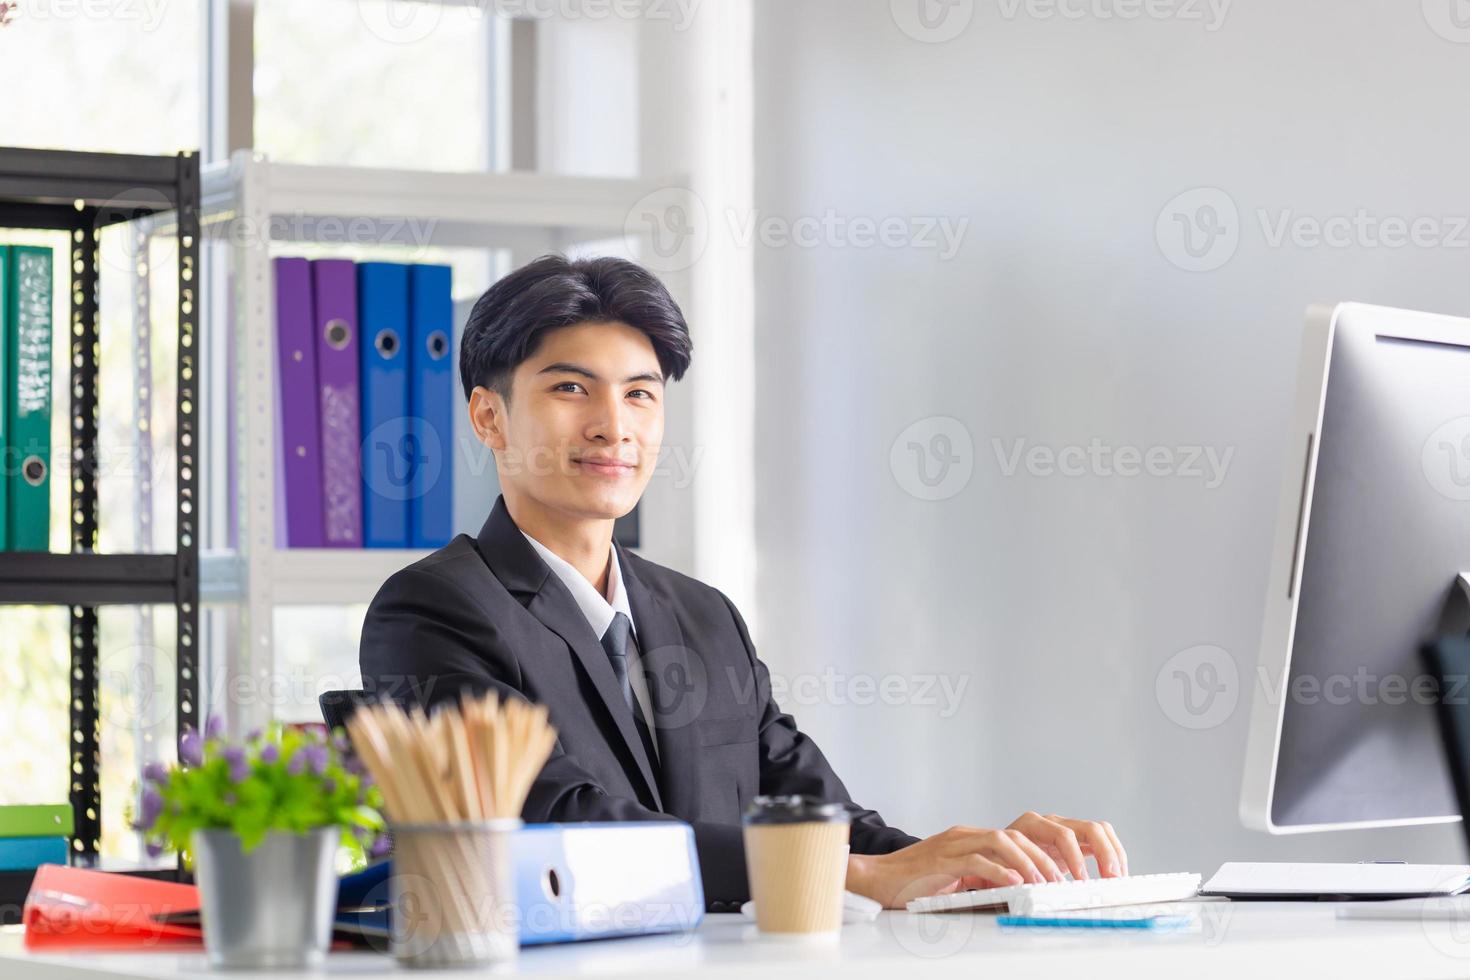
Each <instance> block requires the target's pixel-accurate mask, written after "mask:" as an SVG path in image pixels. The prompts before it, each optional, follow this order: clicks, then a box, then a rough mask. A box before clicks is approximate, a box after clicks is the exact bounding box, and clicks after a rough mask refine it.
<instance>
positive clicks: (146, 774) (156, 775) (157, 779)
mask: <svg viewBox="0 0 1470 980" xmlns="http://www.w3.org/2000/svg"><path fill="white" fill-rule="evenodd" d="M143 779H144V780H146V781H147V782H150V783H159V784H163V783H166V782H168V770H167V769H165V768H164V767H163V764H162V763H159V762H150V763H148V764H147V765H146V766H144V767H143Z"/></svg>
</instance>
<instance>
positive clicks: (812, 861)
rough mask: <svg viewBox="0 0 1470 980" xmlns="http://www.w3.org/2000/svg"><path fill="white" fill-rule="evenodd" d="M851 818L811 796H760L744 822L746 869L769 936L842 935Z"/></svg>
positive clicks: (760, 920) (843, 810)
mask: <svg viewBox="0 0 1470 980" xmlns="http://www.w3.org/2000/svg"><path fill="white" fill-rule="evenodd" d="M850 820H851V818H850V817H849V816H848V813H847V809H846V808H845V807H844V806H843V805H842V804H841V803H824V802H822V801H821V800H818V799H816V798H814V797H810V796H757V797H756V798H755V799H754V800H753V801H752V802H751V805H750V808H749V809H748V810H746V811H745V815H744V817H743V818H742V820H741V822H742V824H743V825H744V836H745V867H746V875H747V876H748V879H749V882H750V895H751V898H753V899H754V900H755V920H756V925H757V926H758V927H759V928H760V931H761V932H762V933H763V934H771V935H781V936H811V937H825V936H836V935H837V934H838V933H840V932H841V931H842V893H843V889H844V887H845V885H846V881H847V853H848V848H847V843H848V840H847V838H848V831H849V829H850V828H849V823H850Z"/></svg>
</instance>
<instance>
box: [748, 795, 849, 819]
mask: <svg viewBox="0 0 1470 980" xmlns="http://www.w3.org/2000/svg"><path fill="white" fill-rule="evenodd" d="M741 819H742V820H743V822H745V823H748V824H752V823H753V824H768V823H818V822H821V823H847V822H848V821H849V820H851V819H852V817H851V816H850V815H849V814H848V812H847V806H846V804H843V803H828V802H826V801H825V800H822V799H820V798H818V797H815V796H757V797H756V798H755V799H754V800H752V801H751V803H750V807H749V808H748V809H747V810H746V811H745V815H744V816H743V817H742V818H741Z"/></svg>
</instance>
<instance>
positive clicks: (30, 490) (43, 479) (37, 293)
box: [5, 245, 52, 551]
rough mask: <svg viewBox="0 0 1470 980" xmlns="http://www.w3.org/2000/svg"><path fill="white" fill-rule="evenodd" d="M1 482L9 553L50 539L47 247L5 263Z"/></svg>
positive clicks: (44, 546) (17, 248) (13, 252)
mask: <svg viewBox="0 0 1470 980" xmlns="http://www.w3.org/2000/svg"><path fill="white" fill-rule="evenodd" d="M7 266H8V269H9V275H8V276H7V277H6V278H8V279H9V296H7V297H6V300H7V302H6V323H5V362H6V370H7V371H8V373H9V383H8V384H7V385H6V391H7V394H6V404H5V411H6V415H7V416H8V418H7V420H6V428H7V429H8V430H9V431H8V434H7V436H6V443H7V445H6V453H5V463H6V465H5V480H6V482H7V483H8V484H9V485H10V486H9V488H8V491H9V492H8V494H7V496H8V497H9V500H8V501H7V503H6V509H5V514H6V525H7V527H6V532H7V533H6V537H7V538H8V539H9V542H8V547H9V548H10V550H11V551H46V550H48V549H49V546H50V540H51V281H52V259H51V249H49V248H40V247H37V246H34V245H12V246H10V256H9V261H8V262H7Z"/></svg>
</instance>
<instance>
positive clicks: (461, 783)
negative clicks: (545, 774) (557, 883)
mask: <svg viewBox="0 0 1470 980" xmlns="http://www.w3.org/2000/svg"><path fill="white" fill-rule="evenodd" d="M347 734H348V735H349V736H351V738H352V745H353V748H355V749H356V750H357V754H358V756H359V757H360V758H361V759H362V762H363V764H364V765H365V766H367V769H368V771H369V772H370V773H372V776H373V779H374V781H376V782H377V784H378V786H379V787H380V788H381V789H382V791H383V803H384V806H385V808H386V810H387V813H388V819H389V821H391V822H393V823H400V824H401V823H454V822H459V821H466V820H491V819H500V818H507V817H519V816H520V815H521V806H522V805H523V804H524V803H525V802H526V794H528V793H529V792H530V791H531V784H532V782H534V781H535V779H536V776H537V774H538V773H540V772H541V767H542V766H543V765H545V764H546V760H547V758H548V757H549V756H550V755H551V749H552V747H553V746H554V745H555V744H556V729H554V728H552V727H551V723H550V722H549V721H548V720H547V711H546V708H545V706H543V705H535V704H531V703H529V702H526V701H522V700H520V699H518V698H509V699H507V700H506V701H505V702H504V703H503V704H502V703H499V702H498V699H497V698H496V696H495V694H494V692H491V693H489V694H486V695H484V696H483V697H479V698H473V697H466V698H464V699H463V700H462V701H461V702H460V703H459V705H458V706H455V705H446V706H444V707H443V708H441V709H439V710H437V711H435V712H434V714H433V715H426V714H425V713H424V711H423V710H422V709H421V708H417V707H415V708H412V709H410V710H407V711H405V710H404V709H403V708H400V707H398V706H397V705H393V704H376V705H368V706H364V707H362V708H359V709H358V710H357V711H355V712H354V713H353V715H352V717H351V718H350V719H349V720H348V722H347Z"/></svg>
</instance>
